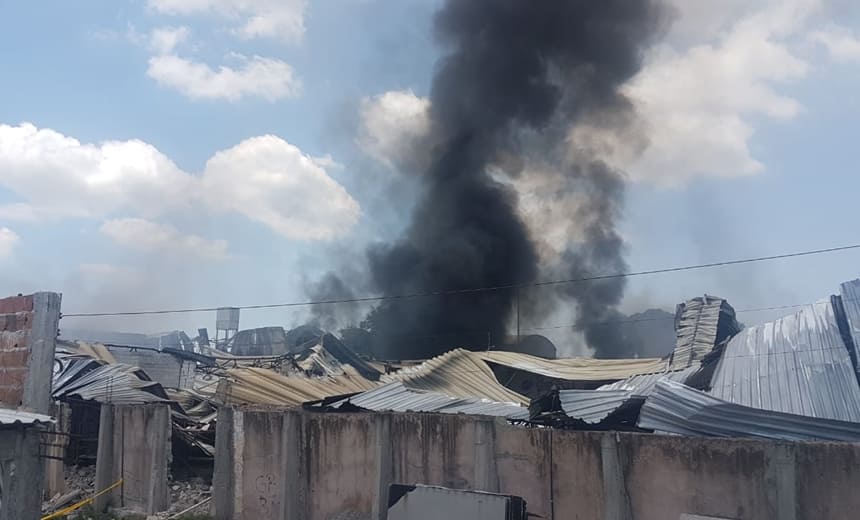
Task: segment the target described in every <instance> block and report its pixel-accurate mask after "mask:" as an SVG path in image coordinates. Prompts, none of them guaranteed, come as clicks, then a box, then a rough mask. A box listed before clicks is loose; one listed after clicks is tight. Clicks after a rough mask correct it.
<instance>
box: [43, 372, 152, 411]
mask: <svg viewBox="0 0 860 520" xmlns="http://www.w3.org/2000/svg"><path fill="white" fill-rule="evenodd" d="M74 366H78V365H74ZM74 366H73V367H72V368H71V370H74V369H75V368H74ZM82 372H83V371H81V372H78V373H82ZM138 372H140V369H138V368H137V367H133V366H130V365H123V364H112V365H102V366H99V367H98V368H95V369H93V370H90V371H89V372H86V373H83V375H77V374H76V377H75V378H73V379H72V380H70V381H67V382H66V383H65V384H64V385H63V386H62V387H59V388H56V389H54V390H53V395H54V397H57V398H59V397H64V396H78V397H80V398H81V399H92V400H94V401H98V402H101V403H121V404H138V403H152V402H161V401H167V399H164V398H163V397H160V396H158V395H156V394H155V393H153V392H157V393H164V390H163V389H162V388H161V385H159V384H158V383H156V382H155V381H145V380H143V379H141V378H140V377H139V376H138ZM56 377H57V376H55V378H56ZM147 390H149V391H147Z"/></svg>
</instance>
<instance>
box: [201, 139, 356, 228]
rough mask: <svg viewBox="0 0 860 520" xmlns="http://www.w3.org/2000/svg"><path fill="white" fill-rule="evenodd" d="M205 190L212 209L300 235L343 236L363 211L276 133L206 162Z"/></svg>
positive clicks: (317, 165) (322, 170)
mask: <svg viewBox="0 0 860 520" xmlns="http://www.w3.org/2000/svg"><path fill="white" fill-rule="evenodd" d="M203 191H204V192H205V193H207V198H208V199H209V200H211V201H212V204H213V206H212V209H213V210H219V209H220V210H233V211H236V212H240V213H243V214H245V215H246V216H247V217H248V218H250V219H252V220H256V221H257V222H261V223H263V224H265V225H267V226H269V227H270V228H272V229H274V230H275V231H277V232H279V233H281V234H283V235H285V236H289V237H294V238H299V239H316V240H320V239H323V240H326V239H332V238H336V237H339V236H342V235H344V234H345V233H346V232H347V231H348V230H349V229H350V228H351V227H352V226H353V225H354V224H355V223H356V222H357V220H358V217H359V215H360V213H361V210H360V208H359V205H358V203H357V202H356V201H355V200H354V199H353V198H352V197H351V196H350V195H349V193H347V191H346V190H345V189H344V188H343V186H341V185H340V184H338V183H337V182H335V181H334V180H333V179H332V178H331V177H329V176H328V174H327V173H326V171H325V169H324V168H323V166H322V165H321V164H320V163H319V162H317V161H315V160H314V159H313V158H311V157H309V156H307V155H305V154H303V153H302V151H301V150H299V149H298V148H297V147H295V146H293V145H291V144H290V143H288V142H286V141H284V140H283V139H280V138H278V137H275V136H271V135H267V136H262V137H254V138H251V139H247V140H245V141H242V142H241V143H239V144H238V145H236V146H234V147H233V148H230V149H228V150H223V151H220V152H218V153H216V154H215V155H214V156H213V157H212V158H211V159H209V161H208V162H207V163H206V170H205V173H204V175H203Z"/></svg>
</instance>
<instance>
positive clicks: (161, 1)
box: [148, 0, 307, 43]
mask: <svg viewBox="0 0 860 520" xmlns="http://www.w3.org/2000/svg"><path fill="white" fill-rule="evenodd" d="M148 5H149V6H150V7H151V8H152V9H154V10H156V11H158V12H161V13H165V14H169V15H194V14H214V15H217V16H221V17H223V18H226V19H228V20H231V21H232V22H233V23H234V24H236V25H235V26H234V28H233V32H234V33H235V34H236V35H238V36H240V37H242V38H274V39H279V40H282V41H284V42H287V43H296V42H299V41H301V39H302V36H303V35H304V32H305V24H304V14H305V8H306V7H307V0H148Z"/></svg>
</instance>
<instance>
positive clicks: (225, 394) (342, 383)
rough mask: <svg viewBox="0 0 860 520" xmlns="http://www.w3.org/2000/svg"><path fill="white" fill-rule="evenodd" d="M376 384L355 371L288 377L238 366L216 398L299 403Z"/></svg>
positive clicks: (235, 401)
mask: <svg viewBox="0 0 860 520" xmlns="http://www.w3.org/2000/svg"><path fill="white" fill-rule="evenodd" d="M345 367H346V368H348V369H351V367H348V366H346V365H345ZM350 372H351V373H350ZM376 386H377V383H375V382H373V381H368V380H367V379H365V378H363V377H362V376H361V375H359V374H358V373H356V372H355V371H354V370H351V371H347V372H346V373H344V374H343V375H338V376H327V377H314V378H309V377H302V376H299V375H295V376H284V375H281V374H278V373H277V372H274V371H272V370H268V369H265V368H236V369H233V370H229V371H227V375H226V376H225V377H224V378H222V379H221V381H220V382H219V383H218V390H217V392H216V397H217V399H218V400H220V401H221V402H223V403H224V404H240V403H247V404H273V405H280V406H298V405H300V404H302V403H306V402H309V401H319V400H320V399H325V398H326V397H333V396H338V395H345V394H354V393H357V392H363V391H365V390H370V389H371V388H374V387H376Z"/></svg>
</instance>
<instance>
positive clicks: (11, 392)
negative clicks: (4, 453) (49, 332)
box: [0, 295, 34, 408]
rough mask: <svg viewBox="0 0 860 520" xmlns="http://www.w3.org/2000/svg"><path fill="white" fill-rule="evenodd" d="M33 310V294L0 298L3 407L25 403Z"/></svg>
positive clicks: (1, 391) (1, 396)
mask: <svg viewBox="0 0 860 520" xmlns="http://www.w3.org/2000/svg"><path fill="white" fill-rule="evenodd" d="M33 314H34V312H33V296H32V295H30V296H13V297H11V298H4V299H2V300H0V407H4V408H17V407H19V406H21V405H22V401H23V398H24V383H25V381H26V379H27V371H28V368H27V362H28V360H29V357H30V347H29V340H30V332H31V330H32V326H33Z"/></svg>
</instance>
